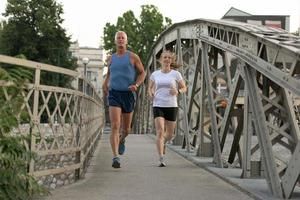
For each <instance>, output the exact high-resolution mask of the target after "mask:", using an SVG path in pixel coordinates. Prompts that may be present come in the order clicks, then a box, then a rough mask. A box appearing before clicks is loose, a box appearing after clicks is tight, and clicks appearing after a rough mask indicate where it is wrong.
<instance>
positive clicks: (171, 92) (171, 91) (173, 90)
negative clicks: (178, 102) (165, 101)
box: [170, 86, 178, 96]
mask: <svg viewBox="0 0 300 200" xmlns="http://www.w3.org/2000/svg"><path fill="white" fill-rule="evenodd" d="M170 95H172V96H176V95H178V90H177V88H176V87H175V86H173V87H172V88H171V89H170Z"/></svg>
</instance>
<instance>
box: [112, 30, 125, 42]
mask: <svg viewBox="0 0 300 200" xmlns="http://www.w3.org/2000/svg"><path fill="white" fill-rule="evenodd" d="M119 33H124V34H125V36H126V40H127V34H126V33H125V32H124V31H117V32H116V34H115V41H117V37H118V34H119Z"/></svg>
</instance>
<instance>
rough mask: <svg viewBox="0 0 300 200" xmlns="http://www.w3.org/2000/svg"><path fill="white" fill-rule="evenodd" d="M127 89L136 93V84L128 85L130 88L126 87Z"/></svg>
mask: <svg viewBox="0 0 300 200" xmlns="http://www.w3.org/2000/svg"><path fill="white" fill-rule="evenodd" d="M128 89H129V90H130V91H131V92H135V91H137V89H138V87H137V86H136V84H135V85H130V86H129V87H128Z"/></svg>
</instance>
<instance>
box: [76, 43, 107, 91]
mask: <svg viewBox="0 0 300 200" xmlns="http://www.w3.org/2000/svg"><path fill="white" fill-rule="evenodd" d="M70 51H71V53H72V55H73V56H74V57H75V58H77V65H78V67H77V71H78V72H80V73H81V74H82V75H84V63H83V58H88V63H87V64H86V75H87V79H88V80H89V81H90V82H91V83H92V84H93V85H94V86H95V88H96V90H97V91H98V92H99V93H100V94H101V92H102V87H101V86H102V82H103V68H104V62H103V48H102V47H101V46H100V47H99V48H92V47H80V46H79V43H78V41H76V42H74V43H72V44H71V46H70Z"/></svg>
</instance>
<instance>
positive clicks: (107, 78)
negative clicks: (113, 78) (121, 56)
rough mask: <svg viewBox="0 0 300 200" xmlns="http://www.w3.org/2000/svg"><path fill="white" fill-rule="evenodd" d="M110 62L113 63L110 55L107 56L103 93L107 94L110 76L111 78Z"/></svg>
mask: <svg viewBox="0 0 300 200" xmlns="http://www.w3.org/2000/svg"><path fill="white" fill-rule="evenodd" d="M110 63H111V56H109V57H108V58H107V73H106V77H105V79H104V81H103V84H102V90H103V93H104V95H105V96H107V95H108V83H109V78H110Z"/></svg>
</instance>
